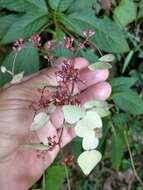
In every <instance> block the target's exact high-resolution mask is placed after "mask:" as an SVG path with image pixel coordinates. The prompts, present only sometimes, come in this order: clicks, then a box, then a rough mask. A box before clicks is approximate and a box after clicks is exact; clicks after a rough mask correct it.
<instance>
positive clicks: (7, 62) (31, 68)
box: [0, 42, 39, 86]
mask: <svg viewBox="0 0 143 190" xmlns="http://www.w3.org/2000/svg"><path fill="white" fill-rule="evenodd" d="M15 56H16V52H11V53H10V54H9V55H8V56H7V57H6V58H5V59H4V61H3V63H2V65H3V66H5V67H6V68H7V69H8V70H12V65H13V61H14V57H15ZM38 70H39V55H38V50H37V48H35V47H34V46H33V45H32V44H31V43H30V42H27V43H25V44H24V45H23V48H22V50H21V51H20V52H18V54H17V56H16V60H15V74H18V73H20V72H23V71H24V74H25V75H29V74H31V73H34V72H36V71H38ZM10 80H11V77H10V76H9V75H8V74H5V73H4V74H3V73H0V86H2V85H3V84H5V83H6V82H8V81H10Z"/></svg>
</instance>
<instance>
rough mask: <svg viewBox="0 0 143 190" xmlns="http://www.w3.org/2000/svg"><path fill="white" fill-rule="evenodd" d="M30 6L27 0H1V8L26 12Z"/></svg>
mask: <svg viewBox="0 0 143 190" xmlns="http://www.w3.org/2000/svg"><path fill="white" fill-rule="evenodd" d="M29 6H30V5H29V3H27V2H26V0H0V8H6V9H9V10H12V11H18V12H25V11H27V10H28V9H29Z"/></svg>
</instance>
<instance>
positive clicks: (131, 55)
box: [122, 50, 134, 73]
mask: <svg viewBox="0 0 143 190" xmlns="http://www.w3.org/2000/svg"><path fill="white" fill-rule="evenodd" d="M133 55H134V51H133V50H131V51H130V52H129V53H128V55H127V57H126V58H125V61H124V65H123V68H122V73H124V72H125V70H126V69H127V67H128V65H129V64H130V63H131V59H132V57H133Z"/></svg>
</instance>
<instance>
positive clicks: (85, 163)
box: [77, 150, 102, 175]
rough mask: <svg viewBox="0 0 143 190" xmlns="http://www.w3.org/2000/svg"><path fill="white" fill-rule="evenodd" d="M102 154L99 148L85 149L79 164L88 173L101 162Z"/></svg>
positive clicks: (79, 158)
mask: <svg viewBox="0 0 143 190" xmlns="http://www.w3.org/2000/svg"><path fill="white" fill-rule="evenodd" d="M101 158H102V155H101V153H100V152H99V151H97V150H91V151H84V152H83V153H82V154H81V155H80V156H79V157H78V160H77V162H78V164H79V166H80V168H81V170H82V171H83V173H84V174H85V175H88V174H89V173H90V172H91V171H92V170H93V169H94V167H95V166H96V165H97V164H98V163H99V162H100V160H101Z"/></svg>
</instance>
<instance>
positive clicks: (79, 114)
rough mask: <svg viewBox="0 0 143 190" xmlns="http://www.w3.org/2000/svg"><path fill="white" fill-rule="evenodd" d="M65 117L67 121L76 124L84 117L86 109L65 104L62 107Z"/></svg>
mask: <svg viewBox="0 0 143 190" xmlns="http://www.w3.org/2000/svg"><path fill="white" fill-rule="evenodd" d="M62 110H63V113H64V118H65V121H66V122H67V123H70V124H74V123H76V122H77V121H79V120H80V119H81V118H83V117H84V115H85V114H86V112H85V110H84V109H83V108H81V107H79V106H75V105H65V106H63V107H62Z"/></svg>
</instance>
